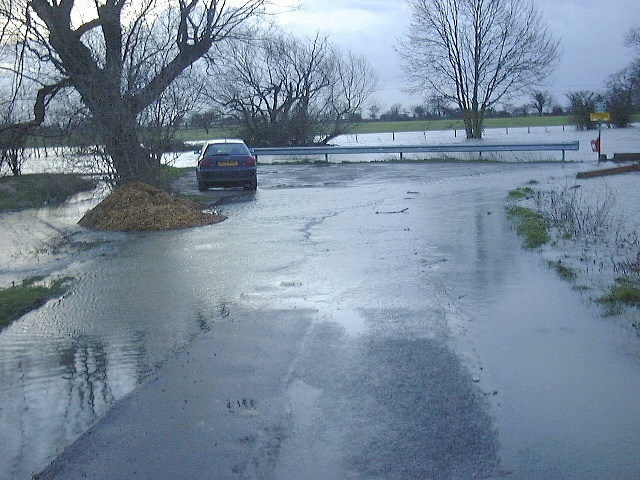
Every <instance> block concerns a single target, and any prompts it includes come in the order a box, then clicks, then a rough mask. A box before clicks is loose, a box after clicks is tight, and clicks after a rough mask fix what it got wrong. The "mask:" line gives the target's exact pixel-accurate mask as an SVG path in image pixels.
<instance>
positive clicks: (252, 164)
mask: <svg viewBox="0 0 640 480" xmlns="http://www.w3.org/2000/svg"><path fill="white" fill-rule="evenodd" d="M244 164H245V165H246V166H247V167H255V166H256V159H255V158H254V157H252V156H251V155H249V156H248V157H247V158H246V159H245V161H244Z"/></svg>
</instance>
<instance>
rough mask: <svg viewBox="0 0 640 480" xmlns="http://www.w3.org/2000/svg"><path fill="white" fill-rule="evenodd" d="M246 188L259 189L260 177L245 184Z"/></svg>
mask: <svg viewBox="0 0 640 480" xmlns="http://www.w3.org/2000/svg"><path fill="white" fill-rule="evenodd" d="M244 189H245V190H257V189H258V179H257V178H254V179H253V180H251V181H250V182H249V183H248V184H246V185H245V186H244Z"/></svg>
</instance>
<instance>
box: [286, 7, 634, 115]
mask: <svg viewBox="0 0 640 480" xmlns="http://www.w3.org/2000/svg"><path fill="white" fill-rule="evenodd" d="M534 1H535V2H536V5H537V8H538V10H539V11H540V12H541V13H542V15H543V18H544V20H545V21H546V23H547V25H548V26H549V29H550V31H551V33H552V34H553V35H554V36H555V38H557V39H558V40H560V49H561V52H562V57H561V60H560V64H559V66H558V68H557V70H556V73H555V75H554V77H553V78H551V79H550V85H549V86H548V87H546V88H545V90H547V91H549V92H550V93H551V94H552V95H553V96H554V98H555V100H556V101H557V102H559V103H560V104H566V96H565V94H566V93H567V92H569V91H575V90H603V89H604V88H605V82H606V79H607V77H608V76H609V75H610V74H612V73H615V72H617V71H618V70H620V69H622V68H624V67H625V66H627V65H628V64H629V63H630V61H631V54H632V52H631V50H630V49H629V48H627V47H625V46H624V45H623V36H624V34H625V33H626V32H627V31H628V30H629V29H630V28H632V27H640V0H534ZM282 3H284V0H283V2H282ZM292 3H294V2H293V1H290V2H289V4H292ZM300 5H301V8H300V9H299V10H297V11H294V12H288V13H284V14H281V15H279V16H278V19H277V23H279V24H280V25H281V26H282V27H283V28H284V29H285V30H287V31H290V32H292V33H294V34H296V35H297V36H305V35H306V36H313V35H315V33H316V32H320V33H321V34H326V35H328V36H329V39H330V41H331V42H332V43H334V44H338V45H341V46H343V47H345V48H348V49H349V50H351V51H353V52H354V53H357V54H360V55H363V56H366V57H367V58H368V59H369V62H370V63H371V64H372V66H373V67H374V69H375V70H376V71H377V73H378V76H379V79H380V90H379V92H378V93H377V95H376V97H377V99H378V101H379V103H380V104H381V106H382V107H383V111H384V110H385V109H386V108H388V107H390V106H391V105H392V104H393V103H396V102H399V103H402V104H403V106H405V107H407V108H408V107H411V106H413V105H417V104H419V103H421V101H422V99H421V98H420V97H419V96H409V95H407V94H405V93H403V92H402V89H403V88H404V87H405V86H406V85H405V83H404V82H403V80H402V72H401V70H400V60H399V58H398V55H397V54H396V52H395V51H394V45H397V43H398V39H399V38H401V37H402V36H403V32H404V31H406V29H407V27H408V25H409V23H410V21H411V10H410V8H409V7H408V5H407V3H406V2H405V1H404V0H301V2H300Z"/></svg>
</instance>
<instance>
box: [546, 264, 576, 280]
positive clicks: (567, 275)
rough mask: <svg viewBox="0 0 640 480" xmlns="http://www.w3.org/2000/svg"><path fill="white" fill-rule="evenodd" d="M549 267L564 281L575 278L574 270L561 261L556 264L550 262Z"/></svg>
mask: <svg viewBox="0 0 640 480" xmlns="http://www.w3.org/2000/svg"><path fill="white" fill-rule="evenodd" d="M549 266H550V267H551V268H553V269H554V270H555V271H556V272H557V273H558V275H560V276H561V277H562V278H564V279H565V280H573V279H575V278H576V272H575V270H573V269H572V268H571V267H569V266H567V265H566V264H564V263H562V260H558V261H556V262H553V261H550V262H549Z"/></svg>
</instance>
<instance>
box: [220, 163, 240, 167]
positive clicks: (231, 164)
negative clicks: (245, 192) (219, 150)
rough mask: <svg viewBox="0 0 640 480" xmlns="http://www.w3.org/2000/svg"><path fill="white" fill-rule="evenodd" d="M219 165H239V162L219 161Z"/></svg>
mask: <svg viewBox="0 0 640 480" xmlns="http://www.w3.org/2000/svg"><path fill="white" fill-rule="evenodd" d="M218 166H219V167H237V166H238V162H218Z"/></svg>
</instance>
